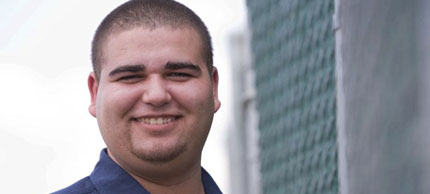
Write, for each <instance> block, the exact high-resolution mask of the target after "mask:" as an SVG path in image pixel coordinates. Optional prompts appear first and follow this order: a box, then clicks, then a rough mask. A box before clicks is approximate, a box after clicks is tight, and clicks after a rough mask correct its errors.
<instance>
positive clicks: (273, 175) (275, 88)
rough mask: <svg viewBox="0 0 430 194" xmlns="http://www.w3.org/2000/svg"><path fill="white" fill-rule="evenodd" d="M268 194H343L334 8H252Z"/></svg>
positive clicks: (308, 3)
mask: <svg viewBox="0 0 430 194" xmlns="http://www.w3.org/2000/svg"><path fill="white" fill-rule="evenodd" d="M247 5H248V12H249V19H250V28H251V32H252V39H251V49H252V54H253V65H254V69H255V73H256V88H257V104H258V105H257V109H258V112H259V126H258V128H259V132H260V140H259V144H260V163H261V167H260V170H261V178H262V181H263V192H264V193H282V194H286V193H288V194H295V193H297V194H298V193H300V194H302V193H303V194H305V193H309V194H315V193H330V194H335V193H338V186H339V184H338V175H337V171H338V170H337V146H336V92H335V72H334V69H335V61H334V31H333V27H332V18H333V13H334V0H300V1H299V0H247Z"/></svg>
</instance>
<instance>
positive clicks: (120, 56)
mask: <svg viewBox="0 0 430 194" xmlns="http://www.w3.org/2000/svg"><path fill="white" fill-rule="evenodd" d="M101 49H102V53H103V54H102V55H103V57H102V58H103V62H102V64H103V65H102V71H103V69H104V68H109V67H110V66H112V65H118V64H122V63H144V64H151V63H155V62H163V61H164V62H167V61H168V60H179V61H182V62H185V61H186V62H192V63H195V64H202V65H205V64H206V60H205V58H204V55H203V43H202V40H201V37H200V35H199V34H198V32H197V31H196V30H195V29H194V28H190V27H188V28H187V27H183V28H173V27H168V26H163V27H157V28H142V27H135V28H130V29H126V30H118V31H114V32H112V33H110V34H109V35H107V38H106V39H105V40H104V43H103V45H102V48H101Z"/></svg>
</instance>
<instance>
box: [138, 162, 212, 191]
mask: <svg viewBox="0 0 430 194" xmlns="http://www.w3.org/2000/svg"><path fill="white" fill-rule="evenodd" d="M131 176H133V177H134V178H135V179H136V181H137V182H139V183H140V185H142V186H143V187H144V188H145V189H146V190H148V191H149V192H150V193H160V194H181V193H184V194H204V187H203V183H202V178H201V168H200V167H199V168H198V169H193V170H192V171H189V172H188V173H187V175H184V174H183V175H181V176H177V177H176V178H173V177H168V178H167V179H163V180H160V179H159V180H156V179H150V178H146V177H142V176H137V175H134V174H131Z"/></svg>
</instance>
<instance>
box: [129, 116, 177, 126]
mask: <svg viewBox="0 0 430 194" xmlns="http://www.w3.org/2000/svg"><path fill="white" fill-rule="evenodd" d="M176 119H177V117H141V118H137V119H136V121H137V122H142V123H145V124H148V125H162V124H167V123H170V122H172V121H174V120H176Z"/></svg>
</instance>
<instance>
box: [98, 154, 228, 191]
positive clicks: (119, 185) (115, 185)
mask: <svg viewBox="0 0 430 194" xmlns="http://www.w3.org/2000/svg"><path fill="white" fill-rule="evenodd" d="M201 171H202V182H203V186H204V190H205V194H222V192H221V190H220V189H219V188H218V186H217V185H216V183H215V181H214V180H213V179H212V177H211V176H210V175H209V173H208V172H206V170H205V169H203V168H202V170H201ZM90 179H91V181H92V182H93V183H94V186H95V187H96V189H97V190H98V191H99V192H100V193H101V194H118V193H121V194H122V193H133V194H150V193H149V192H148V191H147V190H146V189H145V188H143V187H142V186H141V185H140V184H139V183H138V182H137V181H136V180H135V179H134V178H133V177H132V176H131V175H130V174H128V173H127V172H126V171H125V170H124V169H122V168H121V167H120V166H119V165H118V164H116V163H115V162H114V161H113V160H112V159H111V158H110V157H109V156H108V155H107V150H106V149H103V150H102V151H101V153H100V160H99V162H98V163H97V165H96V167H95V168H94V171H93V172H92V173H91V175H90Z"/></svg>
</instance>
